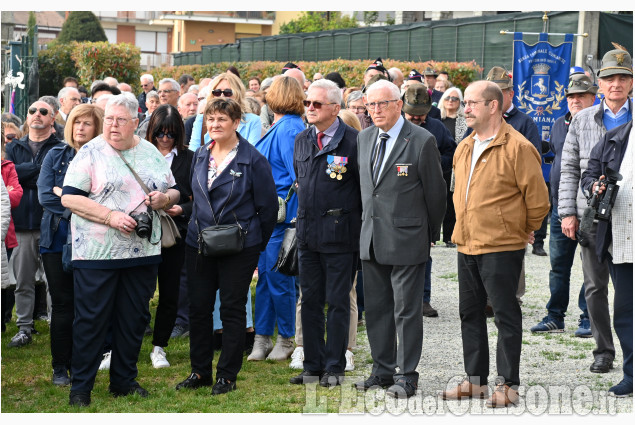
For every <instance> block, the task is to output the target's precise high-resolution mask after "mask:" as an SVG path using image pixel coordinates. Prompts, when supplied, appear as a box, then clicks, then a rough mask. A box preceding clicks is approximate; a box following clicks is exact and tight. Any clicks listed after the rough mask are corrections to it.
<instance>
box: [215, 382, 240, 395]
mask: <svg viewBox="0 0 635 425" xmlns="http://www.w3.org/2000/svg"><path fill="white" fill-rule="evenodd" d="M235 390H236V381H229V380H227V379H225V378H218V379H217V380H216V383H215V384H214V386H213V387H212V395H219V394H225V393H228V392H230V391H235Z"/></svg>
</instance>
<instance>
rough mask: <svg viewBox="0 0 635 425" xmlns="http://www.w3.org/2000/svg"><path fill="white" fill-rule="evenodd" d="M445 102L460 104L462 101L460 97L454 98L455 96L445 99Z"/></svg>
mask: <svg viewBox="0 0 635 425" xmlns="http://www.w3.org/2000/svg"><path fill="white" fill-rule="evenodd" d="M445 100H447V101H448V102H458V101H459V100H461V99H459V98H458V97H454V96H448V97H446V98H445Z"/></svg>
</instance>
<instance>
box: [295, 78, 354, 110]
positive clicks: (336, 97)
mask: <svg viewBox="0 0 635 425" xmlns="http://www.w3.org/2000/svg"><path fill="white" fill-rule="evenodd" d="M287 72H288V71H287ZM313 88H316V89H324V90H326V98H327V99H328V100H329V102H333V103H337V104H338V105H341V104H342V90H340V88H339V87H338V86H337V84H335V83H334V82H333V81H331V80H327V79H325V78H321V79H319V80H317V81H315V82H313V83H311V85H310V86H309V90H308V91H311V89H313Z"/></svg>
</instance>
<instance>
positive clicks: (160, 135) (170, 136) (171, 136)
mask: <svg viewBox="0 0 635 425" xmlns="http://www.w3.org/2000/svg"><path fill="white" fill-rule="evenodd" d="M164 137H167V138H168V139H170V140H174V139H175V138H176V135H175V134H173V133H170V132H168V133H164V132H162V131H160V132H158V133H154V138H155V139H163V138H164Z"/></svg>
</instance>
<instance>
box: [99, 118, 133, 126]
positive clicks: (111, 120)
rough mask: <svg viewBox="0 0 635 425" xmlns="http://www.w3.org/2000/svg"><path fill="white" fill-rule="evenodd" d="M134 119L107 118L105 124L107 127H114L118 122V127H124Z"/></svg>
mask: <svg viewBox="0 0 635 425" xmlns="http://www.w3.org/2000/svg"><path fill="white" fill-rule="evenodd" d="M132 120H133V118H121V117H119V118H115V117H106V118H104V124H106V125H113V124H114V122H115V121H117V125H118V126H119V127H123V126H124V125H126V124H128V123H129V122H130V121H132Z"/></svg>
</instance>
